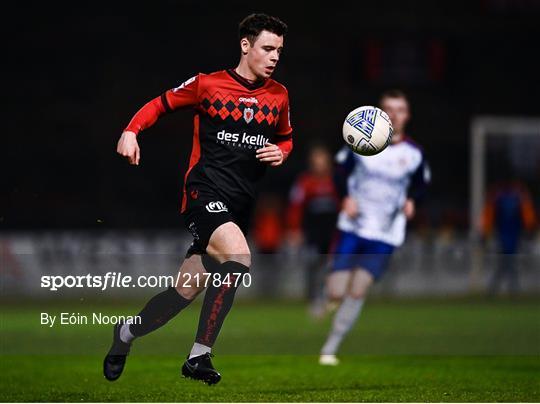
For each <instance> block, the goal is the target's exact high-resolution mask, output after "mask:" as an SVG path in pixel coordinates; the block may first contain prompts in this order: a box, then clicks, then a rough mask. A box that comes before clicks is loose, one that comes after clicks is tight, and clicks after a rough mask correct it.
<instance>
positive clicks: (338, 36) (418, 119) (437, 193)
mask: <svg viewBox="0 0 540 404" xmlns="http://www.w3.org/2000/svg"><path fill="white" fill-rule="evenodd" d="M334 3H335V4H333V3H328V4H324V5H315V4H314V3H313V2H311V3H306V4H301V3H298V4H296V3H294V2H272V3H271V4H268V5H265V4H263V3H261V2H259V3H253V2H240V1H235V2H230V1H229V2H221V3H209V2H201V1H197V2H195V1H188V2H175V1H163V2H153V3H152V4H146V5H144V6H143V5H139V4H136V3H133V2H131V3H115V4H112V5H111V4H109V5H105V4H99V3H92V5H86V6H84V7H80V8H69V7H68V8H66V7H60V6H55V5H51V4H45V5H44V4H41V5H31V4H25V5H24V8H20V9H18V10H15V11H13V12H12V13H11V14H5V15H4V26H3V28H2V30H3V36H4V39H5V42H6V47H5V51H6V53H5V54H4V61H3V70H4V74H3V76H4V80H3V81H4V94H5V97H4V98H5V100H6V101H5V108H4V114H3V115H4V119H3V131H2V144H3V146H4V147H2V149H3V153H2V154H3V157H2V159H1V160H2V162H1V164H2V184H1V206H0V207H1V212H0V218H1V219H0V220H1V225H2V227H3V228H6V229H46V228H67V227H69V228H141V227H143V228H148V227H156V228H158V227H172V228H176V227H180V226H182V222H181V219H180V217H179V215H178V208H179V204H180V190H181V187H182V181H183V174H184V170H185V168H186V166H187V160H188V158H189V153H190V149H191V115H190V113H189V112H180V113H176V114H172V115H169V116H165V117H164V118H163V119H162V120H160V122H159V123H158V124H157V125H156V126H154V127H153V128H152V129H150V130H148V131H147V132H145V133H144V134H143V135H142V136H141V137H140V144H141V148H142V160H141V165H140V166H139V167H137V168H134V167H130V166H128V165H127V163H125V162H124V161H122V160H121V159H120V158H119V157H117V156H116V154H115V146H116V142H117V140H118V137H119V136H120V133H121V132H122V129H123V128H124V126H125V125H126V124H127V122H128V121H129V119H130V118H131V116H132V114H133V113H134V112H135V111H136V110H137V109H138V108H139V107H140V106H142V105H143V104H144V103H145V102H146V101H148V100H149V99H150V98H152V97H154V96H157V95H159V94H160V93H162V92H163V91H164V90H166V89H168V88H171V87H173V86H176V85H178V84H179V83H181V82H182V81H184V80H185V79H187V78H189V77H191V76H193V75H194V74H195V73H197V72H205V73H207V72H212V71H215V70H218V69H223V68H228V67H234V66H235V65H236V63H237V61H238V44H237V37H236V29H237V24H238V22H239V21H240V20H241V19H242V18H243V17H244V16H245V15H247V14H249V13H251V12H267V13H269V14H274V15H277V16H279V17H280V18H282V19H283V20H284V21H286V22H287V23H288V24H289V28H290V31H289V34H288V36H287V37H286V41H285V46H286V48H285V52H284V54H283V57H282V60H281V62H280V66H279V68H278V71H277V72H276V76H275V78H276V79H277V80H278V81H281V82H282V83H284V84H285V85H286V86H287V87H288V89H289V93H290V98H291V108H292V111H291V114H292V115H291V118H292V123H293V126H294V128H295V133H294V136H295V137H294V140H295V150H294V153H293V155H292V156H291V158H290V160H289V161H288V163H287V165H286V166H284V167H282V168H279V169H276V170H273V171H272V173H270V175H269V176H268V178H266V179H265V180H264V183H263V184H262V187H263V189H264V190H266V191H271V192H277V193H279V194H280V195H282V196H283V197H286V194H287V191H288V189H289V187H290V185H291V182H292V180H293V179H294V176H295V175H296V174H297V173H298V172H299V171H301V170H302V169H303V168H304V166H305V164H304V158H305V153H306V151H307V149H308V147H309V145H310V144H311V143H312V142H314V141H319V142H324V143H325V144H326V145H328V147H329V148H330V149H331V150H332V151H333V152H334V151H336V150H337V149H338V148H339V147H340V146H341V144H342V141H341V134H340V132H341V125H342V122H343V119H344V117H345V115H346V114H347V113H348V112H349V111H350V110H351V109H353V108H355V107H357V106H360V105H370V104H376V103H377V100H378V96H379V94H380V93H381V91H383V90H385V89H388V88H392V87H398V88H401V89H403V90H404V91H406V92H407V93H408V94H409V96H410V100H411V104H412V112H413V119H412V121H411V123H410V126H409V133H410V134H411V135H412V136H413V137H414V138H415V139H416V140H417V141H418V142H419V143H420V144H422V145H423V147H424V149H425V151H426V153H427V156H428V158H429V160H430V161H431V165H432V170H433V178H434V183H433V186H432V190H431V195H430V198H429V200H428V201H427V202H426V207H425V209H426V212H427V221H428V223H429V224H430V225H432V226H438V225H440V224H443V223H444V222H445V221H452V223H453V224H454V225H456V226H457V227H461V228H463V227H465V226H466V225H467V223H466V217H467V207H468V170H469V163H468V159H469V147H468V146H469V140H468V136H469V123H470V119H471V117H473V116H475V115H478V114H501V115H538V114H539V102H538V94H539V91H538V90H539V87H540V85H539V82H540V80H539V78H538V72H539V71H540V65H539V63H538V60H537V59H538V55H537V54H538V39H539V38H540V28H539V27H540V24H538V19H539V17H540V4H539V2H537V1H532V0H529V1H525V0H522V1H503V0H474V1H468V2H423V1H411V2H394V1H378V2H362V1H358V2H353V3H351V4H341V3H340V4H338V3H337V2H334ZM535 195H536V197H537V198H538V194H535ZM537 202H538V199H537Z"/></svg>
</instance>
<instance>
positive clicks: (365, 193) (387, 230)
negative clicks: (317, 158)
mask: <svg viewBox="0 0 540 404" xmlns="http://www.w3.org/2000/svg"><path fill="white" fill-rule="evenodd" d="M336 162H337V163H338V165H339V166H341V167H342V168H345V171H346V172H345V173H344V172H341V173H340V172H339V171H338V172H337V173H336V174H337V175H347V174H348V176H347V177H346V178H347V180H346V183H344V187H346V190H345V193H346V194H348V195H349V196H351V197H352V198H354V199H355V200H356V202H357V204H358V211H359V215H358V216H357V217H355V218H354V219H352V218H350V217H349V216H347V215H346V214H345V213H344V212H341V213H340V214H339V218H338V223H337V227H338V229H339V230H342V231H346V232H349V233H354V234H356V235H358V236H360V237H363V238H366V239H369V240H376V241H382V242H384V243H387V244H390V245H393V246H395V247H398V246H400V245H401V244H403V241H404V240H405V228H406V224H407V219H406V217H405V214H404V213H403V206H404V204H405V201H406V199H407V197H408V190H409V186H410V185H411V182H413V183H414V186H415V188H416V189H415V191H419V190H420V189H421V188H424V185H425V184H426V183H428V182H429V180H430V178H429V177H430V173H429V169H428V166H427V164H425V163H424V158H423V155H422V151H421V150H420V148H419V147H418V146H417V145H416V144H414V143H413V142H412V141H410V140H403V141H400V142H399V143H396V144H390V145H388V147H387V148H386V149H385V150H383V151H382V152H381V153H379V154H377V155H374V156H361V155H358V154H355V153H353V152H352V151H351V150H350V149H349V148H348V147H344V148H343V149H342V150H341V151H340V152H339V153H338V154H337V156H336ZM339 166H338V167H339ZM410 196H411V197H413V198H414V197H415V196H414V195H410Z"/></svg>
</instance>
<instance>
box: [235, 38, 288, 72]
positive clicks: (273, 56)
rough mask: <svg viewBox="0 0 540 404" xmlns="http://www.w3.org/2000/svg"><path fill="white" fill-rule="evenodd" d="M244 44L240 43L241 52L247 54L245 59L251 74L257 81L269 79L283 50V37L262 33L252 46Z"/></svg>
mask: <svg viewBox="0 0 540 404" xmlns="http://www.w3.org/2000/svg"><path fill="white" fill-rule="evenodd" d="M246 42H247V44H246V43H242V50H243V51H244V52H247V54H246V55H245V57H246V61H247V64H248V67H249V69H250V70H251V72H252V73H253V74H254V75H255V77H257V78H259V79H266V78H268V77H270V76H271V75H272V73H273V72H274V70H275V68H276V66H277V63H278V61H279V57H280V55H281V51H282V50H283V37H282V36H278V35H276V34H274V33H272V32H268V31H262V32H261V33H260V34H259V36H258V37H257V39H256V40H255V42H254V43H253V45H251V44H250V43H249V42H248V41H246Z"/></svg>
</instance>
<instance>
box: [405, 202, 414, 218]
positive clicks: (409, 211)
mask: <svg viewBox="0 0 540 404" xmlns="http://www.w3.org/2000/svg"><path fill="white" fill-rule="evenodd" d="M403 213H405V217H406V218H407V220H411V219H412V218H413V217H414V215H415V213H416V207H415V205H414V200H412V199H411V198H408V199H407V200H406V201H405V205H403Z"/></svg>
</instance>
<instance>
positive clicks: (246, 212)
mask: <svg viewBox="0 0 540 404" xmlns="http://www.w3.org/2000/svg"><path fill="white" fill-rule="evenodd" d="M252 205H253V204H252V203H247V204H246V203H244V204H242V206H244V207H245V206H248V208H244V209H242V211H241V212H239V211H237V210H234V209H233V208H232V207H231V204H230V203H229V202H228V201H226V200H225V199H224V198H222V197H220V196H219V195H218V193H217V192H215V191H214V190H213V189H211V188H210V187H209V186H207V185H203V184H200V185H199V184H197V185H189V186H188V187H187V188H186V209H185V210H184V212H183V215H184V222H185V224H186V227H187V229H188V230H189V232H190V233H191V234H192V236H193V243H192V244H191V247H190V248H189V250H188V254H187V256H188V257H189V256H191V255H193V254H206V248H207V247H208V242H209V241H210V237H211V236H212V233H213V232H214V230H216V229H217V228H218V227H219V226H221V225H222V224H224V223H227V222H234V223H235V224H236V225H237V226H238V227H240V230H241V231H242V233H244V236H247V233H248V228H249V223H250V216H251V207H252Z"/></svg>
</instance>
